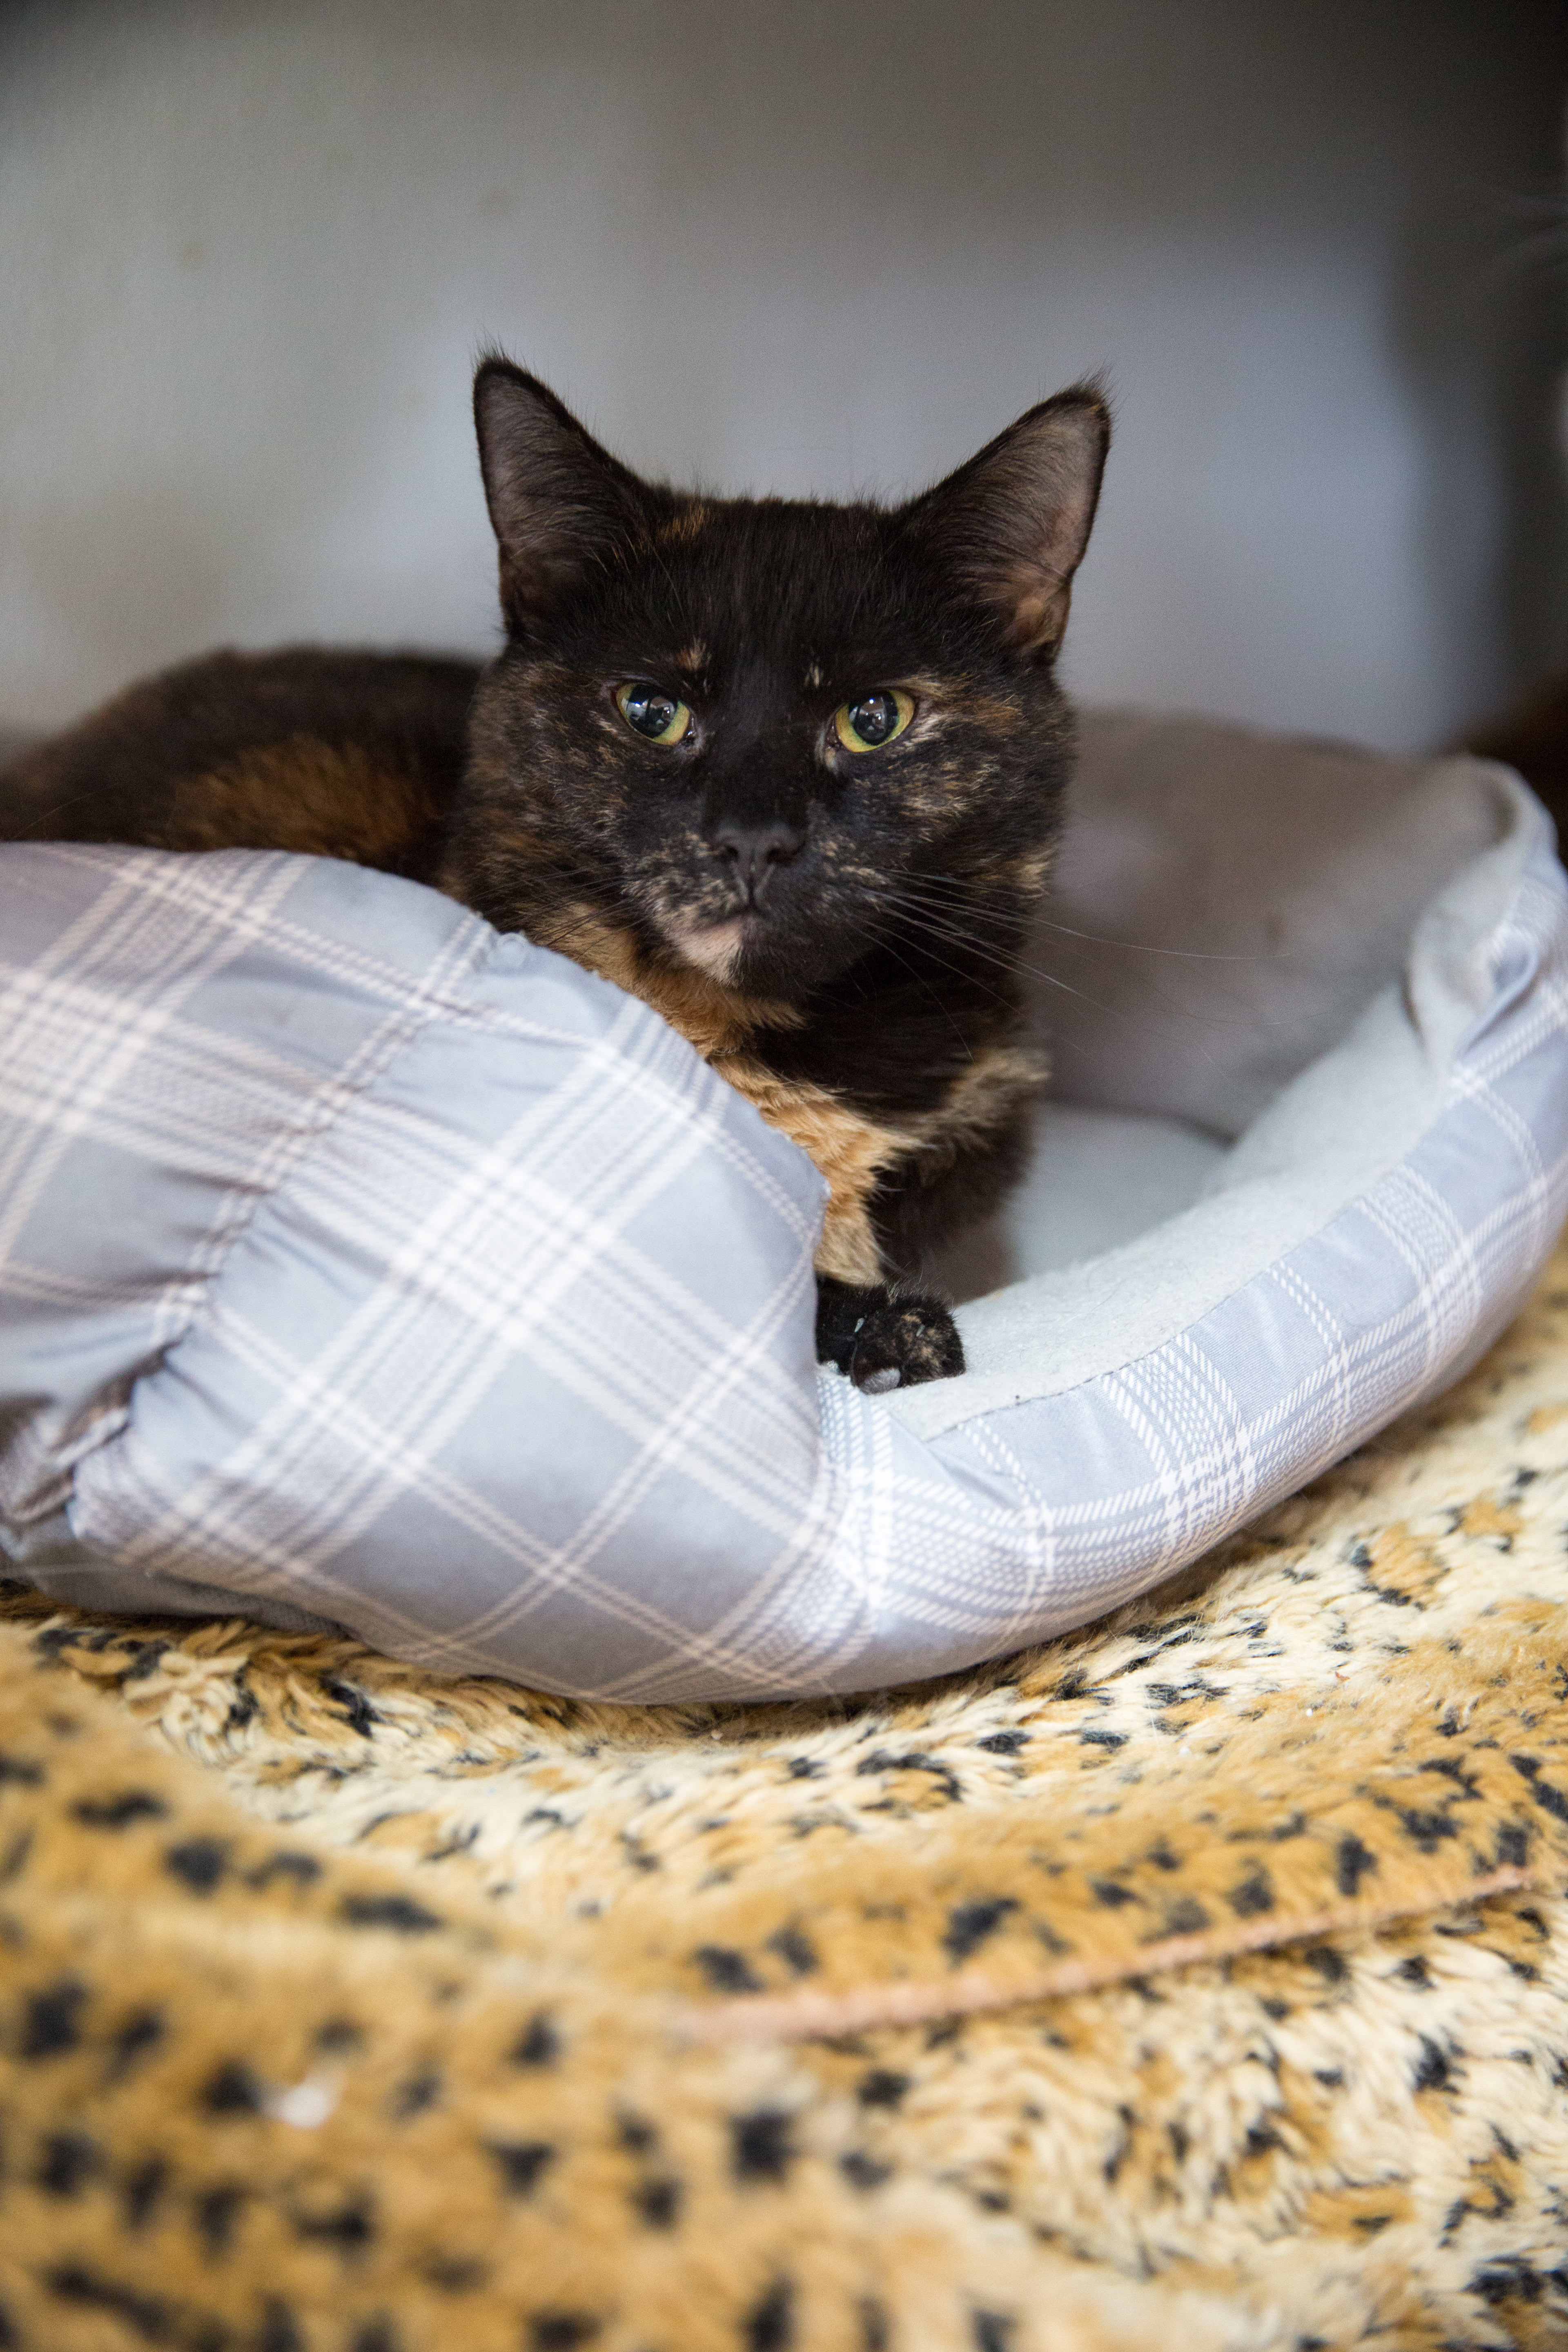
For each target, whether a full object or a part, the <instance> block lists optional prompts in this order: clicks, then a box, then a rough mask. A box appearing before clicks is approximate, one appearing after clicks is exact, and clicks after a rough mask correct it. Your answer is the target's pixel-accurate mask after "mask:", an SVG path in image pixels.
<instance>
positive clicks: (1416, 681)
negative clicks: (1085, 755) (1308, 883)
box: [0, 0, 1568, 746]
mask: <svg viewBox="0 0 1568 2352" xmlns="http://www.w3.org/2000/svg"><path fill="white" fill-rule="evenodd" d="M1565 89H1568V10H1564V9H1563V7H1562V6H1561V5H1557V4H1556V0H1489V5H1486V6H1484V7H1482V6H1479V5H1475V0H1378V5H1375V6H1367V5H1364V0H1357V4H1356V5H1342V4H1341V0H1267V5H1260V0H570V5H550V0H426V5H420V0H244V5H238V0H236V5H226V0H184V4H183V5H176V0H130V4H128V5H118V6H110V5H85V0H75V4H74V5H73V0H40V5H30V6H29V5H15V0H13V5H9V6H5V7H3V8H0V714H4V715H5V716H8V717H11V718H15V719H26V720H35V721H50V720H55V719H63V718H65V717H66V716H68V714H70V713H72V712H73V711H75V710H77V709H79V708H80V707H82V705H83V704H84V703H86V702H87V701H89V700H90V699H92V698H96V697H98V696H100V695H101V694H103V693H104V692H106V691H107V690H109V689H110V688H113V687H115V686H116V685H118V684H120V683H121V681H122V680H124V679H125V678H127V677H131V676H132V675H134V674H135V673H136V672H138V671H141V670H143V669H146V668H148V667H152V666H153V665H156V664H159V663H162V662H163V661H166V660H169V659H172V658H174V656H179V655H182V654H184V653H187V652H191V651H194V650H196V649H198V648H200V647H203V646H209V645H213V644H216V643H219V642H228V643H237V644H242V645H265V644H268V643H273V642H277V641H279V640H283V639H289V638H300V637H320V638H324V639H333V640H356V641H362V642H379V643H416V644H422V645H435V646H450V647H475V648H478V649H480V650H482V649H484V648H485V647H487V646H489V645H490V644H491V643H492V642H493V638H494V622H493V604H494V591H493V567H492V562H491V554H490V547H489V534H488V529H487V525H486V522H485V518H484V511H483V505H482V501H481V499H480V495H479V483H478V478H477V472H476V468H475V464H474V460H473V456H472V446H471V434H470V426H469V421H468V373H469V368H470V365H471V362H472V358H473V355H474V352H475V351H476V349H477V348H478V347H479V344H480V343H481V342H482V341H487V340H491V339H493V340H495V341H499V342H500V343H501V344H503V345H504V346H505V347H506V348H507V349H509V350H510V352H513V353H514V354H515V355H516V356H518V357H520V358H521V359H523V360H524V361H525V362H527V363H528V364H530V365H531V366H532V367H534V368H537V369H538V370H540V371H541V372H542V373H544V374H545V375H546V376H547V377H548V378H549V379H550V380H551V381H552V383H554V384H555V385H556V386H557V387H558V389H559V390H560V391H561V392H562V393H563V394H564V395H565V396H566V397H567V398H568V399H570V400H571V401H573V402H574V404H577V405H578V406H579V407H580V409H581V411H582V413H583V414H584V416H585V417H586V418H587V420H588V421H589V422H590V423H591V424H592V425H593V426H594V428H595V431H597V432H598V433H599V434H601V435H602V436H603V437H604V438H605V439H606V440H607V441H608V442H609V443H610V444H611V446H614V447H615V448H616V449H617V450H618V451H620V452H621V453H622V454H624V455H625V456H626V457H628V458H629V459H631V460H632V461H633V462H634V463H637V464H638V465H641V466H644V467H648V468H650V469H655V470H660V471H665V472H668V474H669V475H671V476H672V477H674V478H681V479H688V478H694V477H701V478H704V479H705V480H707V481H708V482H710V483H711V484H714V485H717V486H720V487H723V488H764V489H772V490H777V491H783V492H804V491H808V490H815V491H819V492H823V493H826V494H828V495H839V494H843V493H847V492H849V491H853V490H858V489H866V488H871V489H876V490H879V491H881V492H884V493H897V492H899V491H900V490H902V489H905V488H913V487H915V486H918V485H919V484H921V483H922V482H924V481H925V480H927V479H928V478H931V477H932V476H934V475H936V474H938V473H940V472H942V471H943V470H945V469H946V468H947V467H951V466H952V465H953V464H955V463H957V462H958V461H959V460H960V459H961V458H962V457H964V456H966V455H967V454H968V452H969V451H970V449H971V448H972V447H973V446H976V445H977V444H978V443H979V442H980V441H982V440H983V439H984V438H986V437H987V436H989V435H991V434H992V433H993V432H994V431H995V430H997V429H998V427H999V426H1001V425H1003V424H1005V422H1006V421H1007V419H1008V418H1009V417H1010V416H1012V415H1014V414H1015V413H1016V411H1018V410H1019V409H1021V408H1023V407H1024V406H1026V404H1028V403H1029V402H1031V401H1033V400H1035V399H1036V398H1037V397H1039V396H1040V395H1041V394H1044V393H1046V392H1048V391H1051V390H1053V389H1055V388H1056V387H1057V386H1058V385H1059V384H1061V383H1066V382H1068V381H1069V380H1070V379H1071V378H1073V377H1074V376H1076V375H1078V374H1079V373H1082V372H1083V371H1085V370H1087V369H1090V368H1096V367H1102V366H1103V367H1106V368H1108V369H1109V370H1110V375H1111V380H1112V383H1113V387H1114V391H1115V394H1116V397H1117V404H1118V411H1119V430H1118V441H1117V446H1116V448H1115V450H1114V452H1113V455H1112V458H1111V467H1110V478H1109V482H1108V488H1107V492H1106V498H1105V502H1104V505H1103V508H1102V509H1101V520H1100V524H1099V527H1098V530H1097V533H1096V538H1095V541H1094V544H1093V546H1092V548H1091V550H1090V553H1089V562H1088V563H1087V565H1086V567H1085V571H1084V573H1083V575H1082V579H1081V585H1080V589H1079V597H1078V601H1077V604H1076V608H1075V614H1074V620H1073V626H1072V631H1071V633H1070V634H1069V637H1068V674H1069V677H1070V679H1071V682H1072V683H1073V684H1074V685H1075V686H1076V688H1078V690H1079V691H1080V692H1081V693H1084V694H1086V695H1089V696H1091V697H1094V698H1100V699H1108V698H1116V699H1132V700H1138V701H1143V702H1153V703H1163V704H1166V705H1172V706H1183V707H1186V708H1192V709H1208V710H1214V711H1218V712H1223V713H1228V714H1231V715H1234V716H1237V717H1239V718H1243V719H1252V720H1257V721H1260V722H1263V723H1267V724H1276V725H1281V726H1287V727H1292V728H1299V729H1305V730H1311V731H1314V732H1321V733H1342V734H1349V735H1355V736H1360V737H1363V738H1364V739H1367V740H1372V741H1374V742H1378V743H1384V744H1387V745H1390V746H1403V745H1407V744H1417V743H1426V742H1436V741H1439V740H1444V739H1446V738H1447V737H1448V736H1449V735H1450V734H1452V733H1453V732H1454V730H1457V729H1458V728H1459V727H1460V726H1461V725H1463V724H1464V723H1466V722H1468V721H1469V720H1471V719H1475V718H1477V717H1478V716H1479V715H1481V714H1482V713H1484V712H1486V711H1487V710H1489V709H1491V708H1492V707H1494V706H1495V705H1497V704H1498V703H1499V702H1500V701H1501V700H1503V699H1505V698H1507V697H1508V696H1509V694H1510V692H1511V691H1512V690H1513V689H1514V688H1517V687H1518V686H1519V685H1521V683H1524V682H1525V681H1527V680H1529V679H1530V678H1531V677H1535V676H1536V675H1538V674H1539V673H1541V672H1542V671H1543V670H1544V669H1546V668H1548V667H1550V666H1551V665H1552V663H1553V661H1555V660H1557V659H1559V658H1560V657H1562V656H1564V654H1568V514H1565V501H1564V492H1563V459H1562V455H1561V448H1560V442H1561V432H1560V422H1559V414H1558V412H1559V408H1560V384H1561V380H1562V373H1563V353H1564V349H1565V347H1568V217H1565V215H1564V210H1563V205H1562V202H1561V199H1560V191H1561V186H1562V169H1561V165H1562V131H1563V96H1564V90H1565Z"/></svg>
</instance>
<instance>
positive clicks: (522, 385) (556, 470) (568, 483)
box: [474, 353, 646, 636]
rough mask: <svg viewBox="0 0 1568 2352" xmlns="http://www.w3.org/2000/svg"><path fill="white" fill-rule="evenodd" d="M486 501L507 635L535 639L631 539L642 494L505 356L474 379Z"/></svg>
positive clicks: (481, 369)
mask: <svg viewBox="0 0 1568 2352" xmlns="http://www.w3.org/2000/svg"><path fill="white" fill-rule="evenodd" d="M474 425H475V428H476V430H477V432H478V434H479V467H480V471H481V472H482V473H483V475H484V481H485V499H486V502H487V504H488V505H489V510H490V521H491V523H492V525H493V526H494V529H495V535H496V545H497V546H498V548H499V549H500V601H501V610H502V612H503V613H504V614H505V615H506V619H507V625H508V626H509V627H510V629H511V630H512V631H513V632H514V633H515V634H516V635H521V636H530V635H533V634H534V632H535V631H536V630H537V629H538V628H539V627H540V626H541V625H542V624H543V623H544V622H545V621H546V620H547V619H548V617H549V615H550V613H551V611H552V608H553V606H554V605H555V604H557V603H558V602H559V601H560V599H561V597H562V595H563V593H566V592H567V591H568V590H569V589H571V588H572V587H573V586H574V585H575V584H576V583H577V582H579V581H580V580H581V579H582V578H583V577H584V574H585V573H587V572H591V571H592V570H593V569H594V568H595V565H596V564H598V563H599V562H602V561H603V560H604V558H605V555H606V554H607V553H608V551H610V549H611V548H612V547H613V546H614V544H615V542H616V541H617V540H620V539H624V538H626V536H627V535H628V533H630V532H632V531H635V530H636V529H637V522H638V520H639V515H640V510H641V508H642V505H643V501H644V498H645V496H646V493H645V491H644V487H643V485H642V483H640V482H639V481H638V479H637V476H636V475H635V474H634V473H632V472H631V471H630V469H629V468H628V467H626V466H623V465H621V464H620V463H619V461H618V460H617V459H616V458H615V457H611V455H610V453H609V451H608V450H607V449H602V448H601V447H600V446H599V444H598V443H597V442H596V441H595V439H594V436H593V435H592V434H591V433H586V432H584V428H583V427H582V425H579V424H578V422H577V420H576V418H575V417H574V415H573V414H572V412H571V410H570V409H569V408H567V407H566V406H564V404H563V403H562V402H561V401H559V400H557V399H556V397H555V394H553V393H552V391H551V390H550V389H549V387H548V385H546V384H542V383H540V381H539V379H538V377H537V376H532V375H530V374H529V373H527V371H526V369H523V368H520V367H517V366H515V365H514V364H513V362H511V361H510V360H509V359H503V358H502V357H501V356H500V354H499V353H492V354H491V356H490V357H489V358H488V359H486V360H484V361H482V362H480V365H479V373H478V374H477V375H476V376H475V378H474Z"/></svg>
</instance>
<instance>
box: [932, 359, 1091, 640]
mask: <svg viewBox="0 0 1568 2352" xmlns="http://www.w3.org/2000/svg"><path fill="white" fill-rule="evenodd" d="M1109 447H1110V407H1109V406H1108V404H1107V403H1106V399H1105V395H1104V394H1103V393H1102V392H1101V391H1100V387H1099V386H1098V385H1097V384H1093V383H1083V384H1075V385H1074V386H1073V387H1072V389H1071V390H1070V391H1068V392H1058V394H1057V395H1056V397H1055V398H1054V399H1053V400H1045V401H1042V402H1041V403H1040V404H1039V406H1038V407H1037V408H1031V409H1029V410H1027V411H1026V414H1025V415H1022V416H1020V417H1019V419H1018V421H1017V423H1016V425H1009V426H1008V427H1007V430H1006V431H1005V433H999V434H998V435H997V436H996V438H995V440H994V441H988V442H987V443H986V445H985V446H984V449H982V450H980V451H979V453H978V454H977V455H976V456H975V457H971V458H970V460H969V462H968V463H967V465H963V466H960V467H959V468H958V470H957V472H956V473H953V474H949V475H948V477H947V478H946V480H945V481H941V482H938V483H937V485H936V487H935V488H934V489H930V490H927V491H925V492H924V493H923V494H922V495H921V497H920V498H918V499H911V500H910V504H909V505H908V506H907V507H906V508H905V509H903V514H904V520H905V522H906V524H907V526H908V527H909V529H910V530H911V531H912V532H913V533H914V535H915V537H916V540H917V541H918V542H919V543H920V544H921V546H922V548H923V549H924V551H926V552H927V554H928V555H929V556H930V557H931V559H933V560H934V561H935V562H937V563H938V564H939V565H940V566H941V567H942V570H944V571H945V572H948V573H949V575H950V576H951V577H952V579H953V580H954V582H955V583H956V585H957V586H958V588H959V591H960V593H961V594H962V595H963V598H964V600H965V602H966V603H971V602H972V603H975V604H979V605H980V606H981V607H982V608H983V609H984V611H985V612H986V613H987V614H990V615H991V616H992V617H993V618H994V622H995V624H996V625H997V627H998V629H999V631H1000V633H1001V635H1002V638H1003V640H1004V642H1005V644H1006V645H1007V646H1008V647H1009V648H1010V650H1011V651H1013V652H1014V653H1016V654H1017V655H1018V656H1021V657H1022V658H1023V659H1024V660H1026V661H1039V660H1045V659H1048V658H1049V656H1051V655H1052V654H1054V653H1055V651H1056V649H1057V647H1058V645H1059V644H1060V643H1061V637H1062V631H1063V630H1064V629H1065V628H1066V626H1067V618H1068V605H1069V604H1070V603H1071V601H1072V579H1073V573H1074V572H1076V571H1077V570H1078V567H1079V563H1080V562H1082V560H1083V551H1084V549H1085V548H1086V547H1087V546H1088V544H1089V530H1090V527H1091V525H1092V524H1093V521H1094V510H1095V508H1096V506H1097V505H1098V504H1099V502H1100V476H1101V474H1102V473H1103V471H1104V468H1105V454H1106V451H1107V450H1108V449H1109Z"/></svg>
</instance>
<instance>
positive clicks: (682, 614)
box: [637, 498, 920, 688]
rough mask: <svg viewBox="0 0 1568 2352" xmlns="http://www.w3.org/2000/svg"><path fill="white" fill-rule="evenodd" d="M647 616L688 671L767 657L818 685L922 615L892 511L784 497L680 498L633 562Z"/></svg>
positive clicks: (904, 632)
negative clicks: (893, 531)
mask: <svg viewBox="0 0 1568 2352" xmlns="http://www.w3.org/2000/svg"><path fill="white" fill-rule="evenodd" d="M637 593H638V596H639V600H640V601H641V602H642V603H643V606H644V612H643V618H644V620H645V622H646V623H649V624H656V625H660V624H661V625H662V634H663V635H665V637H666V640H667V643H668V647H669V652H670V656H671V657H672V658H673V659H674V660H675V662H676V663H677V665H678V667H679V668H680V669H681V670H682V671H683V672H684V673H686V674H688V675H689V676H692V677H699V676H704V675H711V674H712V673H714V672H715V671H730V670H732V669H734V668H735V667H753V666H755V665H757V664H765V665H767V666H768V667H773V668H775V669H778V670H783V671H784V672H787V673H788V674H789V675H790V676H791V677H792V678H794V679H795V683H797V684H800V685H804V686H805V687H808V688H811V687H816V686H819V685H823V684H825V683H826V682H827V681H828V678H829V675H830V673H832V672H835V671H837V669H838V668H839V667H841V665H842V663H843V662H844V661H845V660H848V661H850V662H851V663H853V661H854V660H855V659H856V658H857V657H858V656H860V655H862V654H869V653H871V652H873V651H876V652H881V651H882V650H884V649H886V648H889V647H891V648H894V649H901V647H902V646H903V643H904V641H905V640H906V639H907V637H908V635H909V634H910V628H911V625H916V624H917V622H918V617H919V615H918V609H917V608H918V604H919V601H920V600H919V599H918V597H914V596H913V595H912V594H911V583H910V578H909V575H908V572H907V569H906V567H905V566H904V565H903V564H902V563H900V562H899V560H898V554H897V549H896V544H895V543H894V542H893V541H892V536H891V534H890V532H889V526H888V519H887V517H886V516H884V515H883V514H881V513H880V512H879V510H877V509H872V508H864V507H860V508H853V507H833V506H826V505H815V504H808V503H805V502H804V501H802V502H795V501H789V500H784V499H700V498H693V499H684V500H682V501H681V502H680V504H679V507H678V508H677V509H676V510H675V512H673V513H672V514H671V515H670V516H669V517H668V520H665V521H663V522H662V523H661V525H660V527H659V529H658V532H657V533H656V535H655V536H654V539H653V541H652V543H651V545H650V547H649V548H648V550H647V560H646V561H645V562H642V563H641V564H639V565H637Z"/></svg>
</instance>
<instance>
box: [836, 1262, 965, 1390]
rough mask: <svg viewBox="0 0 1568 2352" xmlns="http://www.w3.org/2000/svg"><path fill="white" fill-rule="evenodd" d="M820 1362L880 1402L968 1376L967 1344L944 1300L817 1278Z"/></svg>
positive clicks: (892, 1286) (892, 1287)
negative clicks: (893, 1392)
mask: <svg viewBox="0 0 1568 2352" xmlns="http://www.w3.org/2000/svg"><path fill="white" fill-rule="evenodd" d="M816 1358H817V1361H818V1363H822V1364H837V1367H838V1369H839V1370H840V1371H841V1372H847V1373H848V1375H849V1377H850V1379H851V1380H852V1381H854V1383H855V1385H856V1387H857V1388H858V1389H865V1390H866V1391H868V1394H869V1395H872V1396H879V1395H881V1394H882V1393H883V1391H886V1390H888V1389H912V1388H914V1387H915V1386H916V1385H917V1384H918V1383H919V1382H920V1381H950V1380H952V1377H953V1376H954V1374H955V1373H957V1372H961V1371H963V1340H962V1339H960V1338H959V1336H958V1328H957V1326H956V1324H955V1323H954V1322H953V1319H952V1315H951V1314H950V1312H949V1311H948V1309H947V1308H946V1307H944V1306H943V1305H942V1301H941V1299H940V1298H933V1297H931V1295H930V1293H929V1292H926V1291H921V1290H916V1289H914V1288H913V1287H912V1286H910V1285H909V1284H906V1283H888V1284H878V1285H876V1286H873V1287H870V1288H860V1287H858V1286H857V1285H856V1284H854V1283H852V1282H839V1281H838V1280H837V1278H836V1277H835V1276H833V1275H830V1274H819V1275H818V1276H817V1277H816Z"/></svg>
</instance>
